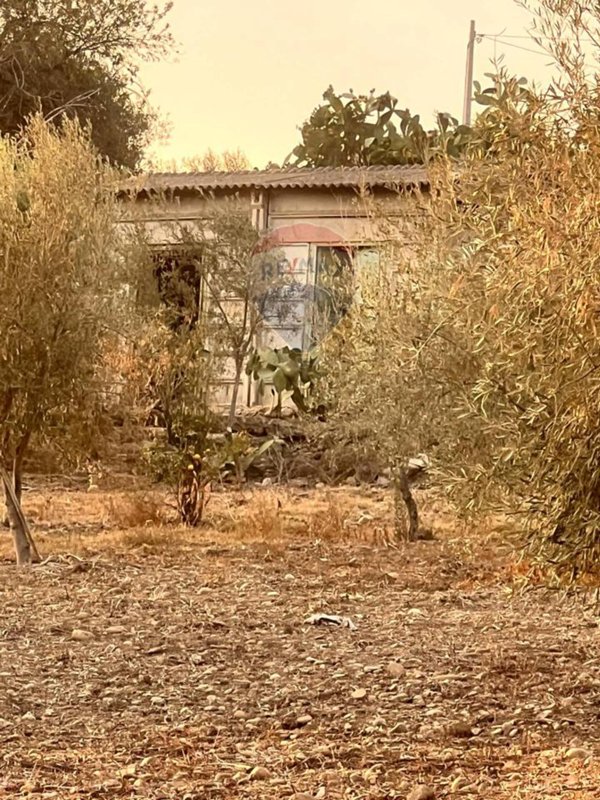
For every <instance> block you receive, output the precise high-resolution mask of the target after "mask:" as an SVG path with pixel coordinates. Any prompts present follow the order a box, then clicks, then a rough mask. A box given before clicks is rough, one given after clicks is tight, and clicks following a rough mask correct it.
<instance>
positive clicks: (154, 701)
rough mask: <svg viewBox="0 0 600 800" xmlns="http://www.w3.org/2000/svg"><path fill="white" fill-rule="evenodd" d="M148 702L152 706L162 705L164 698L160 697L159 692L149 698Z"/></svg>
mask: <svg viewBox="0 0 600 800" xmlns="http://www.w3.org/2000/svg"><path fill="white" fill-rule="evenodd" d="M150 702H151V703H152V705H153V706H164V704H165V698H164V697H161V696H160V695H159V694H156V695H154V697H151V698H150Z"/></svg>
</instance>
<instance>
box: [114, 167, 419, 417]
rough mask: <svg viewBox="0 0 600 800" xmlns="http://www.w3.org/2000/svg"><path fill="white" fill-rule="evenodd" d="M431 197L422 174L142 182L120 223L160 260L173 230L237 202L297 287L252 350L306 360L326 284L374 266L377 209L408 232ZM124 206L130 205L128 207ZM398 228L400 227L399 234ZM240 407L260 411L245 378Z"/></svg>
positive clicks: (410, 170) (322, 173)
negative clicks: (142, 234) (286, 351)
mask: <svg viewBox="0 0 600 800" xmlns="http://www.w3.org/2000/svg"><path fill="white" fill-rule="evenodd" d="M426 190H427V174H426V171H425V169H424V167H421V166H392V167H340V168H329V167H323V168H314V169H312V168H286V169H268V170H263V171H258V170H248V171H243V172H236V173H230V172H212V173H179V174H177V173H162V174H152V175H147V176H140V177H139V178H136V179H134V180H132V182H131V183H130V184H128V186H127V187H126V190H124V191H123V194H122V197H123V201H124V203H123V223H125V224H127V223H128V222H132V221H133V220H134V219H135V221H136V222H137V223H138V224H139V223H140V221H141V222H142V223H143V225H144V226H145V228H146V230H147V234H148V237H149V239H150V241H151V242H152V245H153V246H154V247H155V248H156V251H157V253H160V252H161V250H163V251H164V250H166V249H168V248H170V247H173V235H172V230H173V226H174V225H182V224H185V225H197V226H201V225H202V220H203V218H206V216H207V208H208V205H209V204H211V203H213V204H214V203H215V202H217V203H218V202H220V201H225V200H227V199H231V198H235V199H237V200H238V201H241V202H242V203H244V204H246V203H247V205H248V214H249V216H250V218H251V220H252V224H253V226H254V227H255V228H256V229H257V231H259V232H260V233H261V234H262V235H263V236H264V237H266V238H268V243H269V247H270V248H276V249H277V259H278V261H279V267H280V269H281V271H282V272H283V273H285V274H286V275H287V276H289V277H290V279H291V282H292V284H293V286H294V292H293V293H292V294H291V295H290V297H291V299H290V301H289V303H290V309H289V313H286V314H283V315H282V314H280V313H278V314H273V315H272V316H271V317H270V316H269V314H268V313H267V314H265V320H264V324H263V325H262V326H261V330H260V334H259V337H258V340H257V342H256V345H257V346H263V347H272V348H280V347H283V346H286V345H287V346H288V347H292V348H299V349H301V350H309V349H310V348H311V347H312V346H313V345H314V344H315V343H316V340H317V338H318V337H317V335H316V330H315V318H314V314H315V304H314V303H313V302H311V300H312V299H314V298H315V297H316V296H317V295H318V292H319V286H320V284H321V283H322V281H323V276H324V275H326V274H327V275H329V274H330V272H331V268H332V265H335V269H337V270H342V271H344V270H351V271H352V272H357V271H359V270H362V269H368V267H369V263H371V262H372V260H373V259H376V258H377V239H378V237H379V236H380V234H378V233H377V226H376V225H374V220H373V217H374V213H376V212H374V209H375V208H380V207H381V205H383V206H384V207H385V209H387V211H386V213H388V212H389V213H391V214H394V216H395V217H396V219H398V220H400V222H402V218H404V222H405V223H406V225H405V226H404V227H405V228H407V229H408V228H409V227H410V218H411V215H413V214H414V213H415V203H414V196H415V194H416V193H417V192H419V193H420V192H423V191H426ZM126 201H128V202H126ZM400 227H403V226H402V225H401V226H400ZM232 381H233V376H232V374H231V370H230V369H228V368H227V367H226V368H225V369H224V370H223V377H222V379H221V382H220V385H219V389H218V392H217V403H218V404H219V405H227V404H228V402H229V397H230V395H231V389H232ZM239 397H240V403H241V404H242V405H253V404H255V403H260V402H262V401H263V400H264V398H262V397H260V395H259V393H258V392H257V391H256V387H255V386H253V385H252V382H251V381H249V379H248V378H246V377H244V385H243V386H242V387H241V391H240V392H239Z"/></svg>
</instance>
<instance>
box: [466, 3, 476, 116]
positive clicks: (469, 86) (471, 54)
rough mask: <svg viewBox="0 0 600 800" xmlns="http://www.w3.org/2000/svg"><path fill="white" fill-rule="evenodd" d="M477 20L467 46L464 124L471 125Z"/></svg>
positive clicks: (473, 21) (472, 21)
mask: <svg viewBox="0 0 600 800" xmlns="http://www.w3.org/2000/svg"><path fill="white" fill-rule="evenodd" d="M475 35H476V34H475V20H474V19H472V20H471V25H470V26H469V42H468V44H467V69H466V72H465V101H464V105H463V122H464V124H465V125H470V124H471V98H472V96H473V61H474V58H475Z"/></svg>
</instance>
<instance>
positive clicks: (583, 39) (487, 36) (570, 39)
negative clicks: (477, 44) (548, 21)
mask: <svg viewBox="0 0 600 800" xmlns="http://www.w3.org/2000/svg"><path fill="white" fill-rule="evenodd" d="M500 36H501V37H502V38H503V39H529V41H531V40H532V39H533V40H535V39H544V40H545V41H548V42H554V41H556V37H554V36H543V35H538V34H537V33H536V34H530V35H529V36H525V35H522V34H519V35H516V34H511V33H504V32H502V33H478V34H477V37H478V38H482V39H496V38H498V37H500ZM558 38H559V40H560V41H561V42H589V43H590V44H595V41H594V39H592V38H590V37H589V36H582V37H581V38H578V39H576V38H575V37H569V36H561V37H558ZM515 47H516V45H515Z"/></svg>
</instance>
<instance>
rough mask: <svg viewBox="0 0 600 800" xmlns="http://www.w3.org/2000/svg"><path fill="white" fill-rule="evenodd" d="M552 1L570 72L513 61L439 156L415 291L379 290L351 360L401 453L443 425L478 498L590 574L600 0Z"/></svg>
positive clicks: (567, 569)
mask: <svg viewBox="0 0 600 800" xmlns="http://www.w3.org/2000/svg"><path fill="white" fill-rule="evenodd" d="M536 9H537V10H536V16H535V24H536V26H537V27H536V31H537V32H536V33H535V35H536V36H538V40H539V41H540V43H542V42H543V43H544V44H545V46H546V47H548V49H549V50H550V52H551V53H552V54H553V55H554V57H555V62H556V67H557V75H556V79H555V80H554V82H553V84H552V86H551V87H549V88H548V89H545V90H543V89H539V88H538V89H536V88H535V87H531V86H528V85H527V84H526V83H524V82H523V81H522V80H517V79H515V78H512V77H511V76H509V75H507V74H506V73H505V72H500V73H499V74H498V75H497V77H496V80H495V87H494V88H493V90H492V91H486V92H485V93H482V94H481V95H480V96H479V99H480V101H481V102H482V103H483V105H484V107H485V111H484V113H483V114H481V115H480V117H479V118H478V120H477V121H476V123H475V125H474V130H475V137H474V140H473V141H472V143H471V145H470V147H469V148H468V149H467V151H466V153H465V154H464V156H463V158H462V159H461V160H460V161H459V162H458V163H451V162H450V161H444V160H443V159H439V160H438V161H437V163H436V164H435V165H432V166H431V171H430V180H431V193H430V196H429V199H428V201H427V203H423V204H422V207H421V212H422V215H421V218H420V222H419V223H418V225H417V226H416V227H415V231H414V237H413V241H414V248H415V250H416V252H417V258H416V259H415V262H414V264H412V263H411V260H410V259H409V258H407V256H406V253H403V252H398V253H396V254H395V255H394V256H393V257H392V259H391V272H392V273H395V274H396V275H397V276H400V277H402V276H408V277H409V278H410V284H411V285H410V287H409V286H407V285H405V287H404V289H400V290H399V294H396V296H395V297H396V300H395V301H393V300H391V298H392V294H391V293H390V292H389V291H383V292H382V291H381V290H380V288H379V287H375V293H374V295H373V301H372V302H371V303H369V304H367V305H366V307H365V308H364V309H363V310H362V312H361V311H360V310H358V311H357V314H358V315H359V318H360V319H359V322H360V325H358V323H357V326H358V327H357V330H358V331H359V333H360V332H364V331H365V330H366V332H367V333H368V334H369V336H371V339H369V337H368V336H366V335H365V336H363V338H362V339H361V337H360V336H358V337H356V338H355V339H353V347H354V348H355V351H356V350H357V351H358V352H359V353H361V354H362V355H360V356H358V357H355V356H353V355H352V352H351V353H350V358H349V364H350V368H351V369H352V370H354V374H355V375H356V376H357V379H358V381H359V384H358V385H359V386H362V387H363V389H362V391H363V395H364V397H365V407H366V408H367V409H368V412H367V417H366V422H367V424H368V425H370V426H371V429H372V430H373V431H374V434H375V435H377V436H380V437H381V441H382V442H387V443H388V447H390V448H391V450H392V452H396V453H397V454H398V455H399V456H402V457H406V455H407V454H408V453H407V449H406V446H407V444H408V445H409V446H410V447H411V448H412V446H416V447H420V446H423V447H426V445H427V442H426V437H427V436H430V437H431V439H432V440H433V441H432V443H431V445H432V449H433V451H434V452H433V454H434V455H435V463H436V466H437V468H438V472H439V475H440V477H441V478H442V479H443V481H444V483H445V485H446V486H447V487H448V489H449V490H451V492H452V494H453V496H454V497H455V499H456V500H457V501H458V502H459V504H460V506H461V507H462V508H463V509H465V510H467V511H471V512H474V511H477V510H478V509H486V510H489V509H498V510H503V511H505V512H508V513H509V514H510V515H511V516H512V519H513V520H514V523H515V528H517V529H518V530H520V531H522V533H523V534H524V537H525V539H524V541H525V542H526V544H527V545H528V548H529V552H530V553H531V554H533V555H534V556H536V557H539V558H541V559H542V560H543V561H544V562H545V563H546V564H550V565H552V566H553V567H554V568H555V569H556V571H557V572H558V573H561V574H562V575H567V574H571V575H572V574H577V575H580V574H582V573H590V572H597V571H598V565H599V563H600V488H599V487H600V443H599V439H598V433H597V420H598V415H599V413H600V406H599V402H600V401H599V398H600V338H599V328H598V325H599V313H598V312H599V298H600V270H599V263H598V248H597V239H598V219H599V217H600V195H599V192H598V186H599V178H600V167H599V164H600V161H599V159H598V153H600V127H599V126H598V120H597V115H596V113H595V112H594V111H593V109H595V108H597V104H598V81H597V74H596V72H595V71H594V64H593V62H592V63H590V62H589V61H588V60H587V59H588V56H589V55H590V53H591V55H592V57H593V56H594V53H593V49H594V47H595V45H594V44H593V43H594V42H600V35H599V34H600V19H599V15H598V7H597V4H596V3H595V2H592V1H591V0H540V1H539V2H538V3H537V4H536ZM590 42H591V43H592V44H590ZM476 90H477V92H478V93H479V89H478V87H476ZM397 283H398V281H397ZM384 285H385V284H384V283H383V282H382V283H381V286H384ZM400 285H401V284H400ZM404 300H406V301H407V302H406V303H404ZM369 315H371V317H370V316H369ZM365 341H366V342H367V345H368V346H365V343H364V342H365ZM371 341H374V342H379V344H380V348H381V349H380V350H379V351H377V349H376V348H374V347H373V346H372V344H371V343H370V342H371ZM365 355H367V356H368V360H367V359H366V358H365ZM366 367H368V369H369V371H368V372H367V370H366ZM361 368H362V370H361ZM361 374H362V375H364V377H363V378H362V381H361V377H360V376H361ZM367 400H368V401H369V402H368V405H367ZM373 408H375V413H373ZM380 409H383V410H384V412H385V415H386V418H385V419H382V412H381V411H380ZM363 419H365V416H364V415H363ZM393 420H397V423H398V424H397V427H394V423H393V422H392V421H393ZM423 436H425V438H423ZM408 440H411V441H408ZM395 443H397V447H396V445H395Z"/></svg>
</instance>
